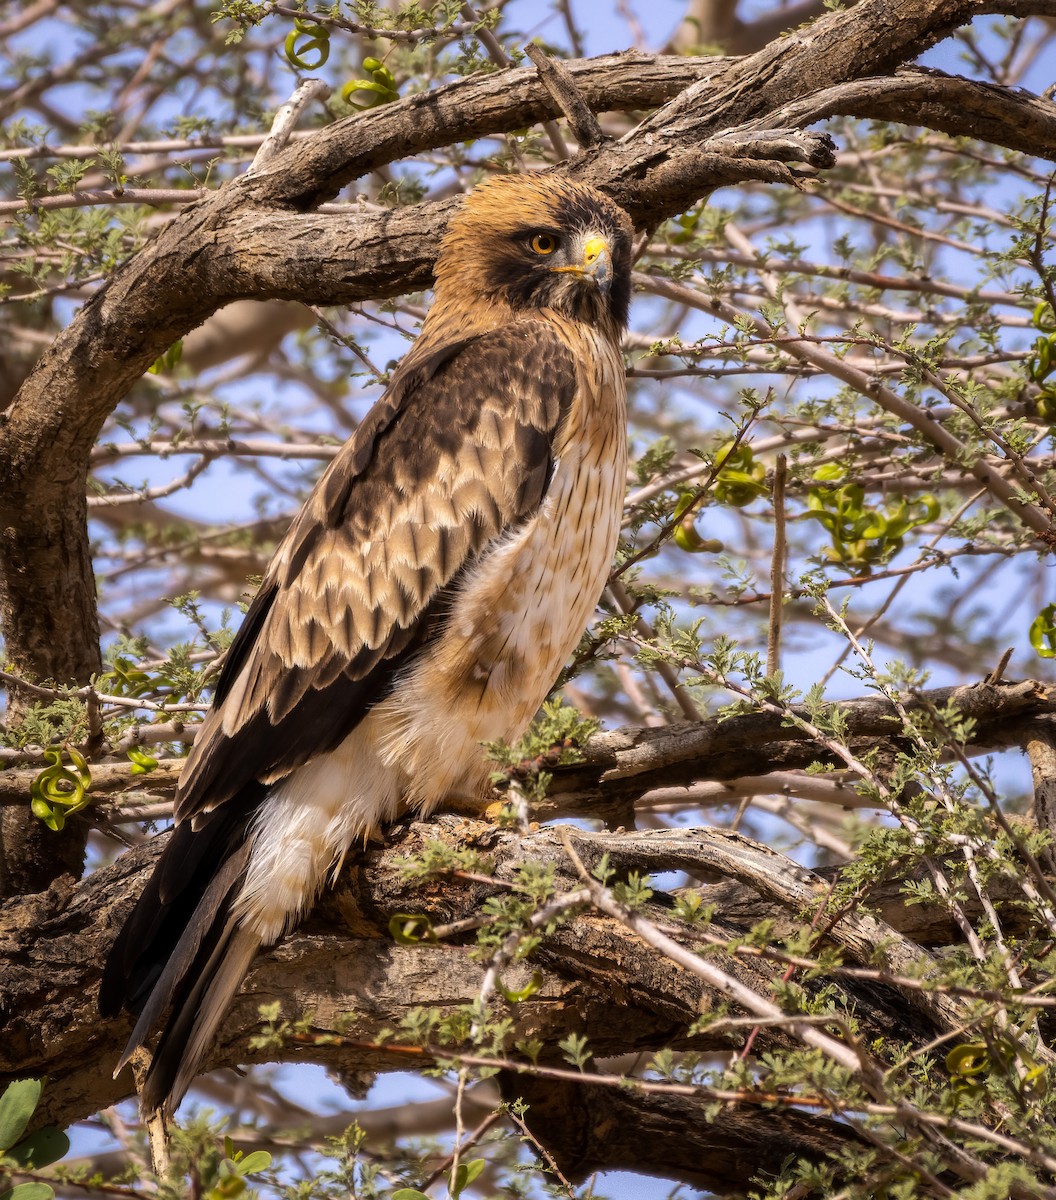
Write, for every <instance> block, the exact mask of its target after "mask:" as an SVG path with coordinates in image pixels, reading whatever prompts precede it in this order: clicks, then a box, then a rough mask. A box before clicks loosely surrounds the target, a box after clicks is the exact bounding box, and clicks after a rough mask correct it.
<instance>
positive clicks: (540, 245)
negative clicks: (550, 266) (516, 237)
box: [529, 233, 557, 254]
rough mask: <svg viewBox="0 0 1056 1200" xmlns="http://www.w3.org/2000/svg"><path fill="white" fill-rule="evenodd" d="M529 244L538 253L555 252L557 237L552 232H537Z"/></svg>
mask: <svg viewBox="0 0 1056 1200" xmlns="http://www.w3.org/2000/svg"><path fill="white" fill-rule="evenodd" d="M529 244H530V245H531V247H532V249H533V250H534V251H535V252H536V254H553V252H554V251H555V250H556V249H557V238H555V237H554V236H553V234H550V233H537V234H536V235H535V237H533V238H532V240H531V242H530V243H529Z"/></svg>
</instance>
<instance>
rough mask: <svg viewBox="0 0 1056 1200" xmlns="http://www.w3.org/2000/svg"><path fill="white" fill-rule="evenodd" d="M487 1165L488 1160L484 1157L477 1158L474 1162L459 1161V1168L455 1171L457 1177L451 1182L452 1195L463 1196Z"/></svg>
mask: <svg viewBox="0 0 1056 1200" xmlns="http://www.w3.org/2000/svg"><path fill="white" fill-rule="evenodd" d="M486 1166H487V1160H486V1159H483V1158H475V1159H473V1161H472V1162H464V1163H459V1164H458V1170H457V1171H456V1172H455V1178H454V1179H453V1180H452V1182H451V1195H452V1196H453V1197H457V1196H461V1195H462V1193H463V1192H464V1191H465V1190H466V1188H467V1187H469V1185H470V1184H471V1183H472V1182H473V1180H474V1179H476V1178H477V1176H478V1175H479V1174H480V1173H481V1171H483V1170H484V1168H485V1167H486Z"/></svg>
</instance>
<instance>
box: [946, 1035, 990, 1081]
mask: <svg viewBox="0 0 1056 1200" xmlns="http://www.w3.org/2000/svg"><path fill="white" fill-rule="evenodd" d="M946 1069H947V1070H948V1071H949V1072H950V1074H951V1075H964V1076H971V1075H981V1074H982V1073H983V1072H984V1071H989V1070H990V1054H989V1051H988V1050H987V1046H986V1043H985V1042H967V1043H964V1044H963V1045H960V1046H954V1048H953V1049H952V1050H951V1051H950V1052H949V1054H947V1055H946Z"/></svg>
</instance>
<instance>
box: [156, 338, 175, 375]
mask: <svg viewBox="0 0 1056 1200" xmlns="http://www.w3.org/2000/svg"><path fill="white" fill-rule="evenodd" d="M181 358H183V340H182V339H181V340H180V341H178V342H173V343H172V345H171V346H170V347H169V348H168V350H166V351H165V353H164V354H163V355H162V356H161V357H160V358H157V359H155V360H154V365H153V366H150V367H147V374H148V375H160V374H161V373H162V372H163V371H171V370H172V368H173V367H175V366H176V364H177V363H178V362H179V361H180V359H181Z"/></svg>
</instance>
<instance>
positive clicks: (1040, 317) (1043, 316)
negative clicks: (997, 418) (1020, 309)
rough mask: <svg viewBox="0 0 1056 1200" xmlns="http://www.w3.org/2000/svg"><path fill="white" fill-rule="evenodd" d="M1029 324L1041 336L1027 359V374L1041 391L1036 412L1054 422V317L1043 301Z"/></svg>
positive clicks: (1055, 415)
mask: <svg viewBox="0 0 1056 1200" xmlns="http://www.w3.org/2000/svg"><path fill="white" fill-rule="evenodd" d="M1031 324H1032V325H1033V326H1034V328H1035V329H1037V330H1039V331H1040V333H1041V336H1040V337H1038V338H1036V339H1035V341H1034V352H1033V353H1032V354H1031V356H1030V357H1029V358H1028V359H1027V374H1028V375H1029V376H1030V378H1031V380H1032V381H1033V382H1034V383H1036V384H1037V385H1038V387H1039V389H1040V391H1041V394H1040V395H1039V396H1038V412H1039V413H1040V414H1041V415H1042V416H1043V417H1044V418H1045V419H1046V420H1047V421H1054V422H1056V378H1053V376H1054V374H1056V315H1054V314H1053V311H1052V307H1051V305H1049V304H1048V303H1047V302H1046V301H1045V300H1042V301H1041V302H1040V303H1039V304H1037V305H1036V306H1035V308H1034V314H1033V316H1032V317H1031Z"/></svg>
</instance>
